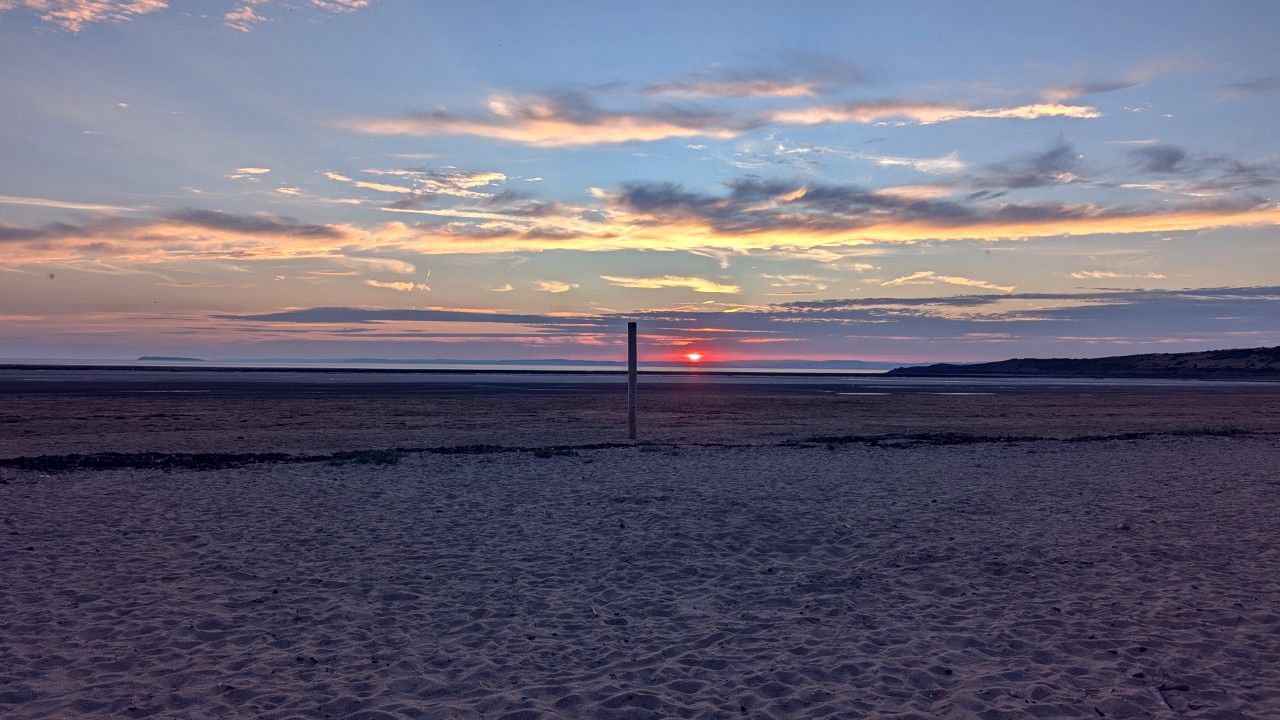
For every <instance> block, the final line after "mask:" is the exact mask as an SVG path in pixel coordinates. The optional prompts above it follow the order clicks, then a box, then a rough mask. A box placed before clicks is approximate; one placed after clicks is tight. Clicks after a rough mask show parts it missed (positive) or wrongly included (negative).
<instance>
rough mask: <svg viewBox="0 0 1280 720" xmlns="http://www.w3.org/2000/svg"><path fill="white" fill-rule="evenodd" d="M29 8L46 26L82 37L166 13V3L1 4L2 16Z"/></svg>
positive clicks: (73, 0)
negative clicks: (99, 26)
mask: <svg viewBox="0 0 1280 720" xmlns="http://www.w3.org/2000/svg"><path fill="white" fill-rule="evenodd" d="M19 7H23V8H27V9H29V10H31V11H32V12H34V13H36V15H38V16H39V17H40V19H41V20H43V21H44V22H47V23H50V24H53V25H56V26H58V27H59V28H61V29H63V30H66V31H67V32H72V33H79V32H80V31H81V30H84V28H85V27H86V26H88V25H92V24H94V23H99V22H123V21H126V20H132V19H133V18H134V17H137V16H138V15H145V14H147V13H152V12H156V11H157V10H164V9H165V8H167V7H169V3H168V2H167V0H0V12H5V11H8V10H13V9H14V8H19Z"/></svg>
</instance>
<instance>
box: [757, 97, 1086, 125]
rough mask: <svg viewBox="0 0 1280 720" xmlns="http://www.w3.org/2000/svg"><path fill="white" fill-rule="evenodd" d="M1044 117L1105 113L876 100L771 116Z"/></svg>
mask: <svg viewBox="0 0 1280 720" xmlns="http://www.w3.org/2000/svg"><path fill="white" fill-rule="evenodd" d="M1044 117H1066V118H1080V119H1094V118H1100V117H1102V113H1101V112H1099V111H1098V110H1097V109H1096V108H1092V107H1089V106H1086V105H1062V104H1059V103H1036V104H1032V105H1019V106H1015V107H1007V108H966V107H963V106H960V105H955V104H951V103H937V102H924V101H916V100H875V101H855V102H848V103H840V104H831V105H818V106H813V107H807V108H798V109H791V110H777V111H774V112H773V113H771V114H770V115H769V119H770V120H771V121H773V122H776V123H781V124H784V125H822V124H825V123H833V122H840V123H846V122H855V123H862V124H871V123H889V124H895V123H900V124H907V123H918V124H921V125H933V124H936V123H943V122H951V121H955V120H965V119H971V118H988V119H1019V120H1034V119H1037V118H1044Z"/></svg>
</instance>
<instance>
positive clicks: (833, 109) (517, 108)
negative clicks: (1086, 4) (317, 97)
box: [338, 92, 1102, 147]
mask: <svg viewBox="0 0 1280 720" xmlns="http://www.w3.org/2000/svg"><path fill="white" fill-rule="evenodd" d="M488 110H489V113H488V114H487V115H478V114H471V115H464V114H456V113H452V112H449V111H447V110H443V109H441V110H436V111H433V112H419V113H411V114H409V115H408V116H406V117H403V118H389V117H354V118H347V119H345V120H341V121H339V122H338V125H339V126H340V127H344V128H346V129H348V130H353V131H355V132H361V133H366V134H371V135H472V136H482V137H488V138H493V139H498V140H505V141H509V142H516V143H524V144H528V145H534V146H540V147H563V146H583V145H597V144H609V143H624V142H649V141H655V140H664V139H667V138H695V137H707V138H719V139H729V138H735V137H738V136H740V135H742V134H743V133H746V132H748V131H751V130H755V129H757V128H760V127H763V126H766V125H771V124H772V125H780V126H788V125H800V126H810V125H821V124H827V123H860V124H872V123H885V124H910V123H917V124H925V125H929V124H936V123H942V122H950V121H954V120H964V119H1023V120H1034V119H1037V118H1046V117H1066V118H1082V119H1092V118H1098V117H1101V116H1102V114H1101V113H1100V112H1099V111H1098V110H1097V109H1096V108H1093V107H1088V106H1083V105H1064V104H1060V103H1037V104H1030V105H1019V106H1014V107H999V108H982V107H971V106H965V105H959V104H955V103H938V102H929V101H920V100H879V101H855V102H847V103H831V104H819V105H811V106H805V107H797V108H790V109H775V110H771V111H765V112H762V111H760V110H758V109H745V110H740V111H733V110H724V109H710V108H708V109H697V108H694V107H672V106H656V107H648V108H640V109H626V110H610V109H604V108H603V107H601V106H600V105H599V104H598V103H597V102H596V100H595V99H594V98H592V97H591V96H589V95H587V94H585V93H582V92H564V93H561V94H544V95H520V96H516V95H510V94H495V95H491V96H490V97H489V99H488Z"/></svg>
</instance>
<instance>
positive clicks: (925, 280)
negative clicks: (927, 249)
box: [880, 270, 1017, 293]
mask: <svg viewBox="0 0 1280 720" xmlns="http://www.w3.org/2000/svg"><path fill="white" fill-rule="evenodd" d="M938 283H945V284H947V285H961V286H963V287H976V288H982V289H984V290H999V291H1000V292H1006V293H1011V292H1013V291H1014V290H1016V289H1017V288H1016V287H1015V286H1013V285H996V284H995V283H990V282H987V281H985V280H973V279H971V278H966V277H959V276H956V275H939V274H938V273H936V272H934V271H932V270H922V271H920V272H916V273H912V274H910V275H904V276H902V277H900V278H896V279H893V280H889V281H887V282H883V283H880V285H881V286H882V287H894V286H898V285H936V284H938Z"/></svg>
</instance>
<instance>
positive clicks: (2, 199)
mask: <svg viewBox="0 0 1280 720" xmlns="http://www.w3.org/2000/svg"><path fill="white" fill-rule="evenodd" d="M0 204H4V205H30V206H32V207H47V208H58V209H61V210H90V211H97V212H127V211H129V210H132V209H133V208H127V207H123V206H120V205H101V204H97V203H78V202H68V201H65V200H50V199H48V198H29V197H18V196H15V195H0Z"/></svg>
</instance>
